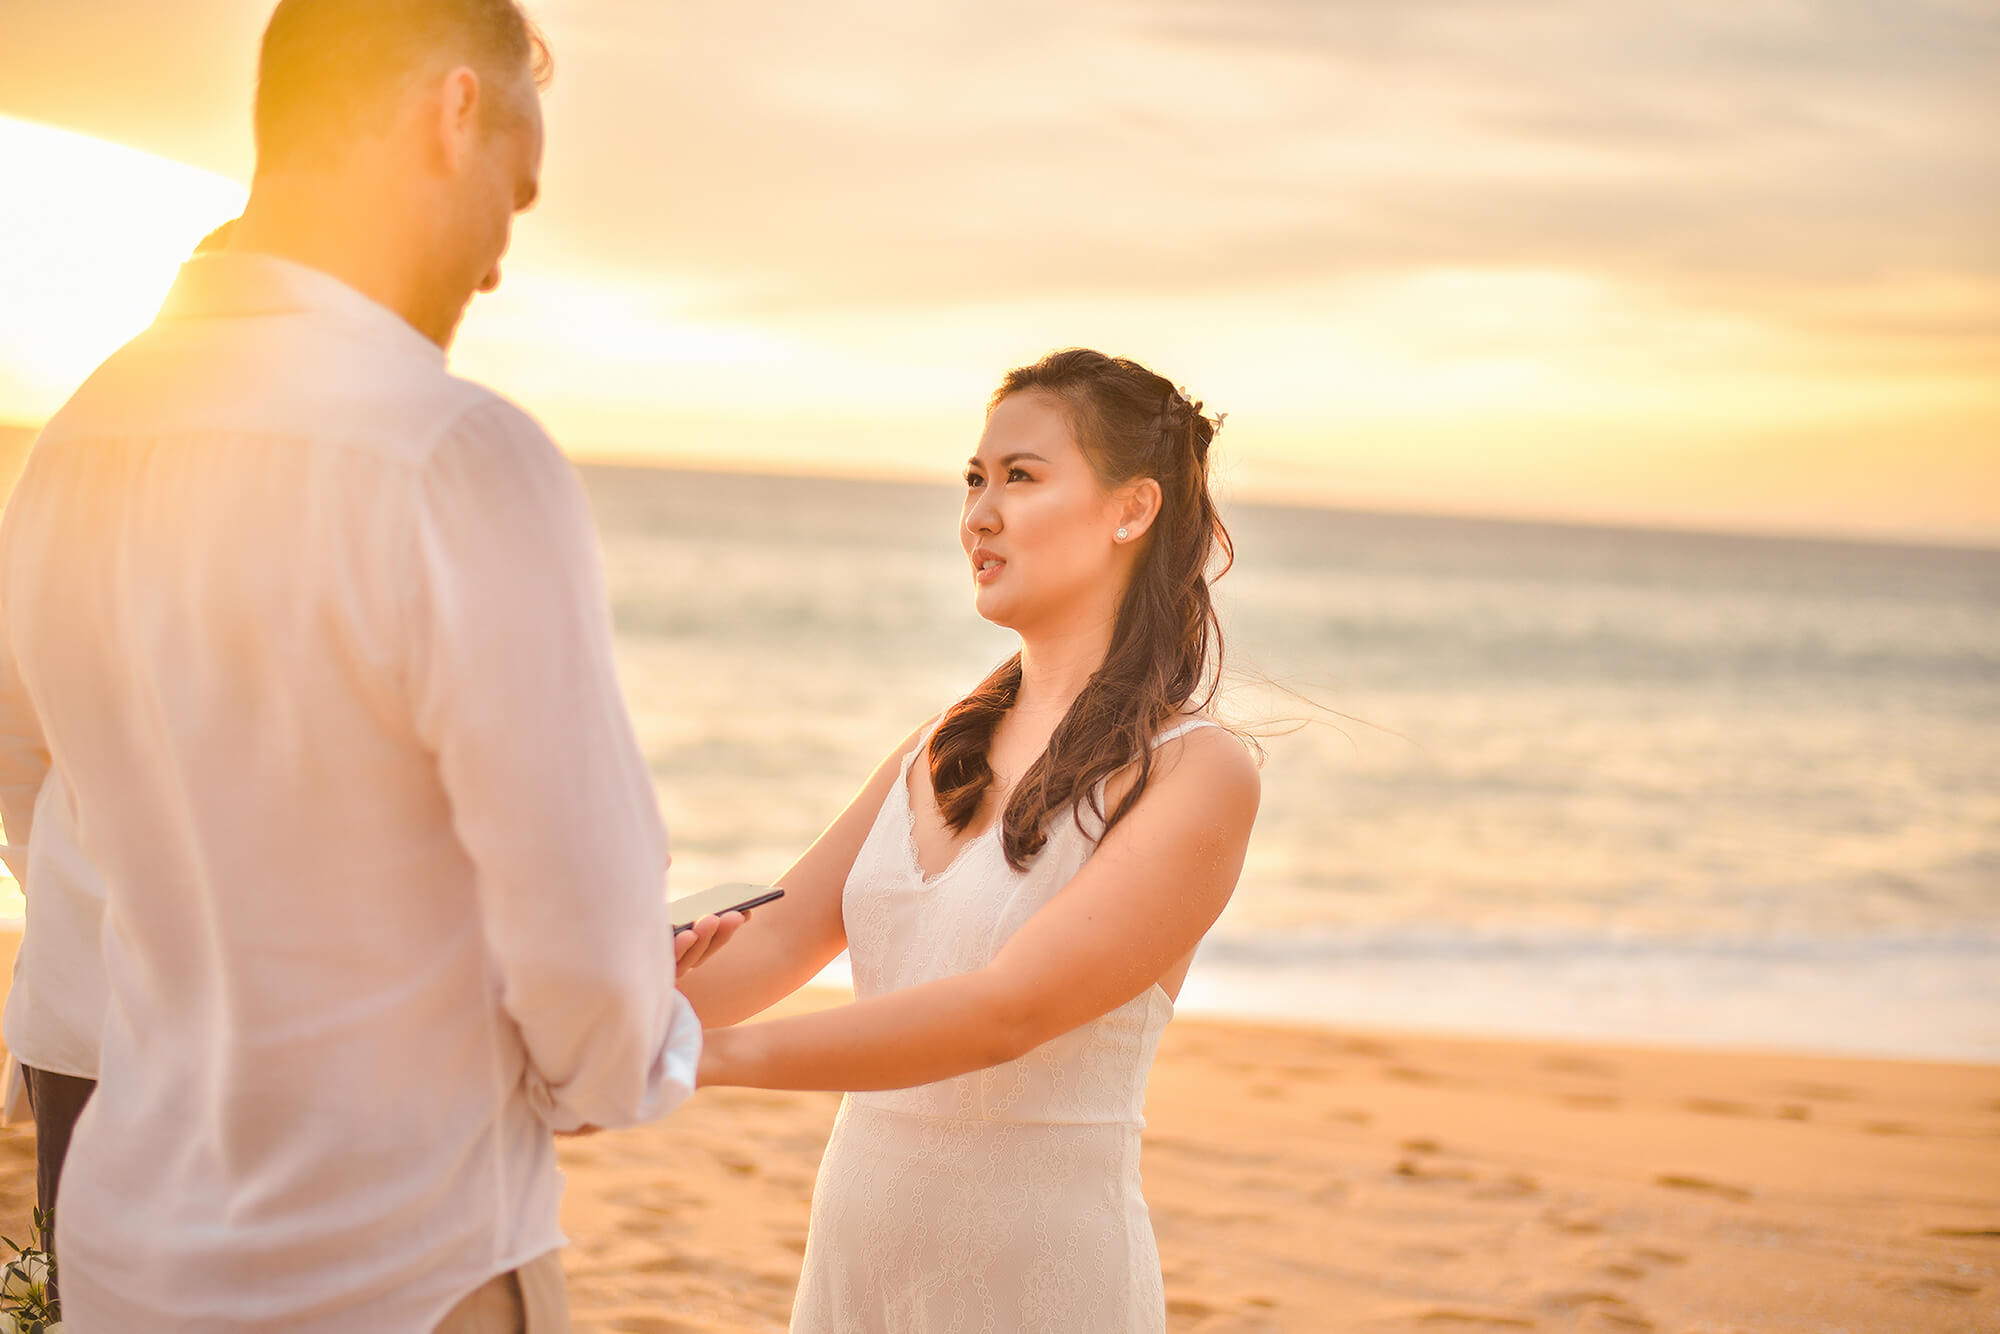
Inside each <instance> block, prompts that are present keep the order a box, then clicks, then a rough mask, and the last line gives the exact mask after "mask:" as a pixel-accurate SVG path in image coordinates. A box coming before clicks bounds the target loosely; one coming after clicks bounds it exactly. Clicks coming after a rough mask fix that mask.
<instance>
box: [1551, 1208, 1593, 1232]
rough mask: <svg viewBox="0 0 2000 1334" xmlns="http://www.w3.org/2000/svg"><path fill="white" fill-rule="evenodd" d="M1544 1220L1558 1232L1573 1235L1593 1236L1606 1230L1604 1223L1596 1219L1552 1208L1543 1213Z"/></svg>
mask: <svg viewBox="0 0 2000 1334" xmlns="http://www.w3.org/2000/svg"><path fill="white" fill-rule="evenodd" d="M1542 1221H1543V1222H1544V1223H1547V1224H1548V1225H1549V1226H1550V1227H1552V1228H1554V1229H1555V1230H1556V1231H1558V1232H1567V1233H1569V1234H1570V1235H1571V1236H1572V1237H1593V1236H1596V1235H1597V1234H1598V1233H1600V1232H1602V1231H1604V1225H1603V1224H1602V1223H1599V1222H1598V1221H1596V1220H1595V1219H1591V1218H1579V1217H1577V1216H1576V1215H1574V1214H1565V1213H1561V1212H1558V1211H1556V1210H1554V1209H1551V1210H1550V1211H1549V1212H1547V1213H1545V1214H1543V1215H1542Z"/></svg>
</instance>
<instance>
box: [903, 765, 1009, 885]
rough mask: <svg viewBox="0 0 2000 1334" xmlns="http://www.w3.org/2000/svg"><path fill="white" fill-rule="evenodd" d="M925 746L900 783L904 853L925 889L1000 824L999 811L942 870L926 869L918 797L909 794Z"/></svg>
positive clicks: (933, 804)
mask: <svg viewBox="0 0 2000 1334" xmlns="http://www.w3.org/2000/svg"><path fill="white" fill-rule="evenodd" d="M928 741H929V738H928V737H927V738H925V742H926V744H928ZM924 749H925V746H921V745H920V746H918V747H917V748H916V749H915V750H914V751H912V752H910V758H909V760H908V761H907V762H905V764H904V765H903V780H902V782H901V783H900V784H899V786H900V787H901V788H902V789H903V856H904V858H905V860H907V861H908V862H909V864H910V869H911V870H912V871H914V872H916V874H917V880H918V883H920V884H921V885H923V887H924V888H925V889H930V888H931V887H933V886H935V885H937V884H940V883H942V882H943V881H944V880H945V878H946V877H948V876H950V875H951V873H952V872H953V871H956V870H957V869H958V868H959V867H960V866H961V865H963V864H964V863H965V859H966V858H968V857H970V856H971V855H972V853H973V851H974V850H975V849H976V848H978V846H979V845H980V844H981V843H984V842H985V841H986V840H987V839H988V838H989V837H991V836H992V834H993V831H994V830H996V829H998V828H999V827H1000V816H999V814H996V815H995V816H994V817H993V818H992V819H990V820H988V821H987V822H986V827H985V828H984V829H981V830H980V831H979V832H978V833H976V834H974V835H972V836H971V837H970V838H967V839H965V840H964V841H963V842H961V843H960V844H959V845H958V851H957V852H955V853H953V854H952V857H951V860H950V861H948V862H946V863H945V864H944V868H943V869H942V870H940V871H938V872H937V873H936V874H932V873H931V872H929V871H926V870H925V869H924V859H923V853H922V852H921V851H920V850H919V849H918V847H917V803H916V799H915V798H914V797H913V796H912V795H911V794H910V775H911V773H912V772H913V771H914V770H915V768H916V761H917V756H918V755H921V754H922V753H923V752H924ZM931 809H932V811H937V794H936V793H935V792H933V793H932V794H931Z"/></svg>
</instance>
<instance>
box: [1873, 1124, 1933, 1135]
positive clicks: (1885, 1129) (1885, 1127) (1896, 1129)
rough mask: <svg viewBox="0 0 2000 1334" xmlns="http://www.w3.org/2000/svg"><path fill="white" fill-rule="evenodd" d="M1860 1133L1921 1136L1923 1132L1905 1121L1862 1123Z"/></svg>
mask: <svg viewBox="0 0 2000 1334" xmlns="http://www.w3.org/2000/svg"><path fill="white" fill-rule="evenodd" d="M1861 1133H1862V1134H1864V1135H1921V1134H1923V1133H1924V1132H1923V1130H1922V1129H1921V1128H1920V1127H1917V1126H1913V1125H1911V1124H1910V1123H1909V1122H1907V1121H1863V1122H1862V1123H1861Z"/></svg>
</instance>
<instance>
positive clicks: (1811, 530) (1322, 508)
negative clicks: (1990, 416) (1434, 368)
mask: <svg viewBox="0 0 2000 1334" xmlns="http://www.w3.org/2000/svg"><path fill="white" fill-rule="evenodd" d="M564 453H566V454H567V455H568V456H569V458H570V461H571V462H572V463H575V464H577V465H578V466H579V467H591V468H631V469H636V470H644V471H650V472H690V473H703V474H723V475H728V476H737V477H786V478H797V479H800V480H808V481H810V480H823V481H833V482H866V483H876V484H887V485H897V486H919V487H931V488H936V489H941V490H955V489H956V487H954V486H953V484H952V482H951V481H950V480H948V479H939V478H935V477H927V476H924V475H922V474H920V473H917V472H915V471H910V470H900V469H896V468H893V467H888V468H883V469H880V470H878V471H873V472H865V471H853V470H847V471H843V470H840V469H835V468H813V467H807V466H799V465H796V464H774V465H772V466H770V467H759V466H757V461H756V460H754V459H713V458H707V457H697V456H690V457H684V458H662V457H660V456H658V455H645V454H630V453H621V452H619V451H615V450H611V451H597V450H589V449H582V448H579V449H574V450H570V449H566V450H564ZM1221 492H1222V495H1221V496H1220V499H1221V501H1222V503H1223V504H1224V505H1238V506H1248V507H1251V508H1255V509H1278V510H1296V511H1305V512H1311V513H1324V514H1355V515H1369V516H1379V517H1382V518H1396V519H1441V520H1448V521H1452V522H1460V523H1491V524H1501V525H1506V526H1510V527H1517V528H1574V529H1582V530H1586V531H1593V532H1619V533H1636V534H1641V535H1650V536H1658V537H1714V538H1729V539H1740V540H1744V541H1752V542H1789V543H1801V544H1809V543H1821V544H1830V545H1836V546H1857V547H1878V548H1887V549H1891V550H1903V551H1936V552H1944V553H1948V554H1974V555H2000V529H1996V530H1994V532H1993V533H1992V534H1991V535H1990V536H1972V535H1969V536H1967V537H1965V538H1962V539H1960V538H1953V537H1950V536H1939V535H1937V534H1930V533H1925V534H1917V533H1913V532H1910V531H1908V530H1902V529H1894V530H1869V529H1852V528H1846V529H1843V528H1833V527H1827V528H1820V527H1812V526H1800V527H1796V528H1786V527H1780V526H1767V527H1754V526H1751V525H1747V524H1745V525H1740V526H1737V525H1729V524H1722V523H1702V522H1700V521H1698V520H1690V521H1689V522H1687V523H1675V522H1673V521H1672V520H1670V519H1664V518H1660V517H1657V516H1649V517H1646V518H1633V519H1623V518H1618V517H1616V516H1613V515H1609V514H1606V515H1596V516H1593V515H1579V514H1566V513H1562V512H1560V511H1541V512H1535V511H1528V510H1465V509H1454V508H1450V507H1448V506H1438V507H1435V508H1427V507H1424V506H1422V505H1415V504H1410V503H1407V502H1402V503H1398V502H1385V503H1371V502H1369V501H1366V500H1362V499H1351V500H1343V499H1338V498H1333V497H1327V498H1312V497H1301V496H1298V495H1291V496H1280V495H1278V494H1275V493H1273V492H1272V491H1270V490H1266V489H1264V488H1259V487H1247V488H1243V489H1241V490H1237V489H1235V488H1232V487H1229V486H1226V485H1225V486H1224V487H1222V488H1221Z"/></svg>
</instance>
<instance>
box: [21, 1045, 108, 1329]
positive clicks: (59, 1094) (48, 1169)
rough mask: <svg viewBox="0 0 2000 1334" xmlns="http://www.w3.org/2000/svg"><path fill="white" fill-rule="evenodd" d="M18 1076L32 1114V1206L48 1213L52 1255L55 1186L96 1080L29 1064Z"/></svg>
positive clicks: (51, 1289) (59, 1182) (51, 1290)
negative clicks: (33, 1185) (72, 1133)
mask: <svg viewBox="0 0 2000 1334" xmlns="http://www.w3.org/2000/svg"><path fill="white" fill-rule="evenodd" d="M21 1077H22V1078H23V1079H24V1080H25V1081H26V1082H27V1085H28V1110H29V1111H30V1112H32V1113H33V1114H34V1117H35V1207H36V1208H38V1209H42V1210H44V1211H46V1212H47V1214H48V1215H49V1235H48V1236H47V1237H46V1238H44V1239H43V1244H44V1245H45V1246H47V1247H48V1249H49V1253H50V1254H51V1255H53V1254H54V1253H55V1247H56V1236H55V1212H56V1189H57V1187H59V1186H61V1185H62V1169H63V1159H65V1158H67V1157H68V1156H69V1135H70V1132H71V1131H72V1130H74V1129H76V1118H77V1117H79V1116H81V1115H82V1114H83V1105H84V1104H85V1103H87V1102H89V1101H90V1095H91V1094H92V1093H93V1092H95V1091H96V1089H97V1081H96V1080H94V1079H79V1078H77V1077H76V1076H75V1075H58V1074H55V1073H53V1072H52V1071H48V1070H37V1069H35V1068H34V1067H33V1066H31V1065H24V1066H22V1067H21ZM55 1289H56V1285H55V1284H54V1283H50V1284H49V1296H50V1298H52V1299H53V1298H54V1297H55V1296H56V1290H55Z"/></svg>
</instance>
